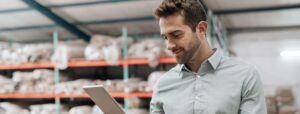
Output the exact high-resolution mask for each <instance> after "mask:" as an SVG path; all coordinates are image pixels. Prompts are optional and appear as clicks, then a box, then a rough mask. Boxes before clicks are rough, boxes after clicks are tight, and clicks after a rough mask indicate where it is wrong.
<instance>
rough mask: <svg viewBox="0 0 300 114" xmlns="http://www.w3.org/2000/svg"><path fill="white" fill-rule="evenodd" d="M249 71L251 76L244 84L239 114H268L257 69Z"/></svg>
mask: <svg viewBox="0 0 300 114" xmlns="http://www.w3.org/2000/svg"><path fill="white" fill-rule="evenodd" d="M249 71H250V72H249V74H250V75H249V76H247V77H246V78H245V80H244V82H243V87H242V98H241V104H240V109H239V114H267V109H266V100H265V95H264V91H263V84H262V82H261V80H260V75H259V73H258V72H257V70H256V69H255V68H251V69H250V70H249Z"/></svg>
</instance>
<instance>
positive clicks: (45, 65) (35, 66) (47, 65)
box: [0, 62, 54, 70]
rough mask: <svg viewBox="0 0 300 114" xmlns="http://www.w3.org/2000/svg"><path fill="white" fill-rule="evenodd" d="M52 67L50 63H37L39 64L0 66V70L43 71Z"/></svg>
mask: <svg viewBox="0 0 300 114" xmlns="http://www.w3.org/2000/svg"><path fill="white" fill-rule="evenodd" d="M53 67H54V65H53V64H52V63H51V62H39V63H24V64H20V65H0V70H15V69H20V70H22V69H43V68H53Z"/></svg>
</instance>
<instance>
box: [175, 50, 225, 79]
mask: <svg viewBox="0 0 300 114" xmlns="http://www.w3.org/2000/svg"><path fill="white" fill-rule="evenodd" d="M213 50H214V51H215V52H214V54H213V55H211V56H210V57H209V58H208V59H207V60H205V61H204V62H203V63H202V64H201V67H200V68H199V70H198V72H197V73H196V74H199V73H200V75H201V74H203V73H207V72H208V71H211V70H216V69H217V68H218V66H219V64H220V61H221V58H222V56H223V54H222V52H221V51H220V50H218V49H216V48H214V49H213ZM184 71H186V72H192V71H190V70H189V69H188V68H187V67H186V66H185V65H184V64H180V76H181V77H182V78H183V77H184V76H186V75H184ZM192 73H195V72H192Z"/></svg>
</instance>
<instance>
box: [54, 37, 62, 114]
mask: <svg viewBox="0 0 300 114" xmlns="http://www.w3.org/2000/svg"><path fill="white" fill-rule="evenodd" d="M57 45H58V33H57V32H53V47H54V51H56V50H57ZM59 77H60V74H59V69H58V68H57V67H56V65H54V81H55V88H56V86H57V85H58V84H59ZM54 96H55V106H56V114H61V110H60V105H61V104H60V98H59V96H57V95H56V89H54Z"/></svg>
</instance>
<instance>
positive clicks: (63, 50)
mask: <svg viewBox="0 0 300 114" xmlns="http://www.w3.org/2000/svg"><path fill="white" fill-rule="evenodd" d="M86 46H87V43H85V42H84V41H83V40H72V41H64V42H59V43H58V46H57V48H56V50H55V51H54V54H53V55H52V58H51V60H52V62H53V63H55V65H56V66H57V67H58V68H60V69H66V68H67V67H68V61H69V60H71V59H78V58H84V50H85V47H86Z"/></svg>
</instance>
